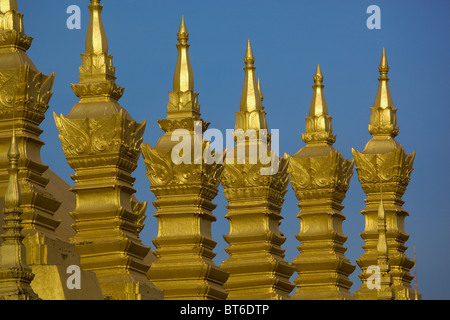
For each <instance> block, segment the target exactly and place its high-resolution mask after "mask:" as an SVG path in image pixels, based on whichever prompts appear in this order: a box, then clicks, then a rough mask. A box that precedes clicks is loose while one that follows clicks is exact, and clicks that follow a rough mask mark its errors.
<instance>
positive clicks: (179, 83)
mask: <svg viewBox="0 0 450 320" xmlns="http://www.w3.org/2000/svg"><path fill="white" fill-rule="evenodd" d="M177 36H178V43H177V48H178V59H177V65H176V67H175V73H174V76H173V91H175V92H177V91H181V92H185V91H194V71H193V70H192V65H191V61H190V59H189V46H190V45H189V44H188V43H187V41H188V40H189V33H188V32H187V29H186V24H185V22H184V17H182V18H181V24H180V29H179V30H178V33H177Z"/></svg>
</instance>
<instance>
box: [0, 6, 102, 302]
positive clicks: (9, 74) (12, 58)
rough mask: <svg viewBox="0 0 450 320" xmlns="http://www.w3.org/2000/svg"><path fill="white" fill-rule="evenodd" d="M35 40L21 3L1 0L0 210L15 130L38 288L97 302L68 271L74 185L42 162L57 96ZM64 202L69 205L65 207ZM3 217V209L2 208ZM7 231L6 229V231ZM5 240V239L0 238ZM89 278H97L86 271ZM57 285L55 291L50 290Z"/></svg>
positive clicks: (72, 261) (74, 259) (29, 257)
mask: <svg viewBox="0 0 450 320" xmlns="http://www.w3.org/2000/svg"><path fill="white" fill-rule="evenodd" d="M31 42H32V38H31V37H29V36H27V35H26V34H25V31H24V25H23V15H22V14H21V13H20V12H18V7H17V1H16V0H1V1H0V150H1V152H0V198H1V199H2V201H1V202H0V206H1V207H3V206H4V203H3V198H4V196H5V192H6V189H7V185H8V180H9V175H8V167H9V161H8V158H7V151H8V148H9V146H10V142H11V135H12V133H13V128H15V135H16V138H15V141H16V147H17V150H19V151H20V155H21V157H20V159H18V163H17V168H18V170H19V171H18V176H17V179H18V183H19V186H20V190H21V204H20V210H21V211H22V214H21V219H22V222H21V225H22V226H23V230H22V234H23V236H25V238H24V239H23V244H24V245H25V248H26V250H25V252H26V262H27V264H28V265H29V267H30V268H32V270H33V273H34V275H35V277H34V280H33V281H32V283H31V286H32V288H33V290H34V291H35V292H36V293H37V294H38V295H39V297H41V298H42V299H76V298H96V297H98V295H96V293H97V292H98V291H95V290H94V288H92V287H91V288H90V289H91V290H88V289H89V288H87V287H86V288H85V289H86V290H75V291H70V290H68V289H67V287H66V277H67V275H66V270H67V267H68V266H69V265H79V261H80V259H79V256H78V255H77V254H76V252H75V247H74V245H73V244H70V243H69V241H68V237H69V236H70V235H72V234H74V230H73V229H72V228H71V224H72V223H73V220H72V219H71V218H70V216H69V215H68V212H69V210H71V209H73V208H74V202H75V201H74V197H73V195H71V193H70V192H69V187H70V186H69V185H68V184H67V183H65V182H64V181H63V180H62V179H61V178H60V177H58V176H57V175H56V174H55V173H54V172H53V171H52V170H50V169H49V168H48V166H46V165H44V164H43V163H42V161H41V156H40V155H41V147H42V146H43V145H44V142H43V141H42V140H41V139H40V138H39V136H40V135H41V133H42V129H41V128H40V127H39V125H40V124H41V122H42V121H43V120H44V118H45V112H46V111H47V109H48V108H49V101H50V98H51V96H52V92H51V89H52V86H53V82H54V78H55V75H54V74H51V75H49V76H47V75H44V74H42V73H41V72H40V71H39V70H38V69H37V68H36V66H35V65H34V63H33V62H32V60H31V59H30V58H29V57H28V55H27V54H26V51H27V50H28V49H29V48H30V46H31ZM62 202H64V203H62ZM0 215H2V210H0ZM0 231H1V228H0ZM0 241H1V240H0ZM81 273H82V277H83V280H84V279H85V277H86V279H91V278H93V279H94V280H95V276H94V275H92V274H89V273H86V272H84V271H82V272H81ZM50 286H51V287H52V289H51V290H50V289H49V287H50Z"/></svg>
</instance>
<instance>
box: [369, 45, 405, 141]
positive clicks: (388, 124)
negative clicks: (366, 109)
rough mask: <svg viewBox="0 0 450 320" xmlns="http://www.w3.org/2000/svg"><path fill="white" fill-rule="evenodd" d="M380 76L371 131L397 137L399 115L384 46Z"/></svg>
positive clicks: (374, 133) (374, 134) (370, 125)
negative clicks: (394, 100) (393, 95)
mask: <svg viewBox="0 0 450 320" xmlns="http://www.w3.org/2000/svg"><path fill="white" fill-rule="evenodd" d="M378 70H379V72H380V77H379V78H378V81H379V84H378V91H377V95H376V97H375V102H374V105H373V107H372V108H370V109H371V110H372V114H371V117H370V124H369V132H370V134H371V135H372V136H382V137H386V138H389V137H395V136H397V134H398V127H397V117H396V111H397V109H396V108H394V103H393V102H392V96H391V91H390V90H389V84H388V82H389V78H388V72H389V65H388V61H387V57H386V50H385V49H384V48H383V52H382V55H381V61H380V65H379V66H378Z"/></svg>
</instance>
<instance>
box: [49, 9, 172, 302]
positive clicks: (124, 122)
mask: <svg viewBox="0 0 450 320" xmlns="http://www.w3.org/2000/svg"><path fill="white" fill-rule="evenodd" d="M102 8H103V6H102V5H101V4H100V0H91V5H90V6H89V11H90V21H89V26H88V31H87V37H86V52H85V53H84V54H82V65H81V67H80V83H78V84H73V85H72V89H73V91H74V92H75V94H76V95H77V97H79V98H80V101H79V102H78V103H77V104H75V105H74V106H73V108H72V110H71V111H70V112H69V114H68V115H67V116H63V115H61V116H57V115H56V114H55V115H54V117H55V122H56V126H57V127H58V130H59V132H60V136H59V137H60V140H61V143H62V148H63V151H64V154H65V155H66V158H67V161H68V163H69V165H70V166H71V167H72V168H73V169H74V170H75V174H73V175H72V176H71V178H72V179H73V180H74V181H75V186H74V187H72V189H71V190H72V191H73V192H74V193H75V195H76V199H77V202H76V208H75V210H74V211H73V212H71V215H72V216H73V218H74V219H75V221H76V222H75V224H74V228H75V230H76V235H75V236H74V237H73V238H72V239H71V241H72V243H74V244H75V245H76V251H77V253H78V254H79V255H80V257H81V267H82V268H83V269H85V270H90V271H93V272H95V274H96V276H97V279H98V281H99V283H100V286H101V290H102V292H103V296H104V298H105V299H113V300H146V299H162V297H163V293H162V291H161V290H159V289H158V288H156V287H155V286H154V285H153V284H152V283H151V282H150V281H149V280H148V278H147V276H146V273H147V271H148V269H149V267H150V261H151V259H152V254H151V252H150V248H149V247H147V246H145V245H144V244H143V243H142V241H141V239H140V238H139V233H140V231H141V230H142V228H143V226H144V224H143V221H144V219H145V218H146V216H145V210H146V207H147V203H146V202H143V203H142V202H139V201H137V200H136V199H135V197H134V193H135V189H133V183H134V180H135V178H134V177H132V176H131V174H132V172H133V171H134V170H135V168H136V167H137V161H138V159H139V156H140V146H141V143H142V135H143V133H144V129H145V124H146V123H145V121H143V122H142V123H137V122H136V121H135V120H133V118H132V117H131V116H130V114H129V113H128V112H127V111H126V110H125V109H124V108H123V107H122V106H121V105H120V104H119V103H118V100H119V99H120V98H121V96H122V94H123V90H124V89H123V88H122V87H119V86H118V85H117V84H116V82H115V80H116V77H115V68H114V66H113V63H112V56H111V55H109V54H108V42H107V38H106V34H105V30H104V27H103V23H102V18H101V12H102Z"/></svg>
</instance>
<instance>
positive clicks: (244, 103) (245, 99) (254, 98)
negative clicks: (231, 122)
mask: <svg viewBox="0 0 450 320" xmlns="http://www.w3.org/2000/svg"><path fill="white" fill-rule="evenodd" d="M244 62H245V67H244V70H245V81H244V88H243V90H242V96H241V111H248V112H251V111H253V110H262V109H263V107H262V102H261V97H260V91H259V88H258V83H257V80H256V77H255V69H256V68H255V66H254V63H255V57H254V56H253V51H252V46H251V44H250V39H249V40H248V43H247V51H246V52H245V58H244Z"/></svg>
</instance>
